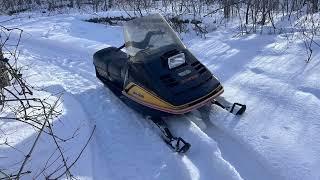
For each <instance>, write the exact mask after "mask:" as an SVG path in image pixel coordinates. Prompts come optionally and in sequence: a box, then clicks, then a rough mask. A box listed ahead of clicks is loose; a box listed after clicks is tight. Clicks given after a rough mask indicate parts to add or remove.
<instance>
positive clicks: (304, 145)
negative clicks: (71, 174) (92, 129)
mask: <svg viewBox="0 0 320 180" xmlns="http://www.w3.org/2000/svg"><path fill="white" fill-rule="evenodd" d="M84 17H88V16H85V15H81V16H80V15H56V16H52V17H38V16H35V17H32V18H24V19H16V20H14V21H11V22H10V24H8V26H18V27H20V28H22V29H24V31H25V33H24V38H23V40H22V46H21V49H22V52H21V54H20V59H21V63H22V64H32V65H33V66H32V70H29V71H30V73H31V74H32V73H34V74H35V75H36V76H37V77H38V78H35V79H36V80H33V81H35V83H37V85H39V86H41V87H43V88H47V89H50V92H52V93H54V92H55V91H64V92H65V94H66V95H65V96H66V99H65V102H64V104H63V105H64V107H65V108H66V110H67V112H66V115H68V116H69V119H70V118H72V117H74V118H79V119H81V120H87V123H89V124H90V125H91V126H92V125H93V124H96V125H97V130H96V133H95V134H94V138H93V141H92V143H91V146H90V148H89V149H88V150H87V154H86V156H85V157H84V160H83V161H81V164H79V165H78V166H77V167H75V168H76V169H75V173H76V175H78V176H79V177H83V178H88V179H242V178H244V179H319V178H320V174H319V172H318V171H317V168H318V167H319V166H320V156H319V154H320V141H319V140H318V138H317V137H318V134H320V128H319V127H320V123H319V120H320V115H319V113H318V109H319V107H320V102H319V98H320V87H319V86H320V84H319V80H318V77H319V75H318V74H319V73H318V72H319V66H320V65H319V64H320V63H319V61H318V59H319V58H317V57H319V53H316V52H315V58H314V61H311V63H310V64H308V65H305V63H304V61H303V59H302V58H303V57H304V56H303V54H302V52H300V51H299V50H300V49H302V47H301V44H298V43H297V44H293V45H292V47H291V48H292V49H293V50H292V51H290V50H286V49H285V47H286V41H285V38H283V37H281V36H280V35H279V36H266V35H264V36H258V35H248V36H244V37H241V38H234V37H231V35H230V34H231V33H230V32H228V31H224V32H220V31H217V32H213V33H211V34H209V35H208V38H207V39H200V38H199V37H188V36H186V37H185V38H184V41H185V42H186V44H187V47H189V48H190V49H191V51H192V52H193V53H194V54H195V55H196V56H197V57H198V58H200V60H201V61H202V62H203V63H204V64H205V65H207V67H209V69H210V70H211V71H212V72H214V74H216V75H217V76H218V77H219V78H220V79H221V80H222V82H223V84H224V85H225V93H224V96H226V97H227V99H229V100H231V101H238V102H242V103H245V104H247V106H248V110H247V112H246V113H245V114H244V116H243V117H241V118H239V117H234V116H233V115H231V114H229V113H227V112H225V111H224V110H221V109H219V108H216V107H214V106H212V109H211V110H208V112H207V113H205V114H204V115H203V112H201V110H200V113H202V115H201V116H198V115H195V114H197V113H195V114H187V115H185V116H180V117H172V118H169V119H168V124H169V125H170V126H171V129H172V131H173V132H175V134H176V135H177V136H181V137H183V138H184V139H185V140H187V141H189V142H190V143H191V144H192V147H191V149H190V151H189V152H188V153H187V154H186V155H185V156H181V155H178V154H176V153H172V151H171V150H170V149H169V148H168V147H167V146H166V145H165V143H163V141H162V140H161V138H160V137H159V136H158V135H157V134H156V133H155V131H154V130H153V129H152V126H150V124H149V123H148V122H146V120H145V119H144V118H143V117H142V116H141V115H139V114H138V113H136V112H134V111H133V110H131V109H130V108H128V107H127V106H125V105H124V104H123V103H122V102H121V101H120V100H119V99H117V98H116V97H115V96H114V95H113V94H112V93H111V92H110V91H109V90H108V89H107V88H106V87H104V86H103V85H102V84H101V83H100V82H99V81H98V80H97V79H96V78H95V73H94V68H93V65H92V54H93V53H94V52H95V51H97V50H99V49H101V48H104V47H107V46H109V45H113V46H120V45H121V44H122V42H123V37H122V28H121V27H117V26H113V27H110V26H104V25H98V24H91V23H87V22H83V21H82V20H81V19H82V18H84ZM228 33H229V34H228ZM78 111H79V112H78ZM70 114H80V116H71V115H70ZM204 116H205V118H204ZM197 118H198V119H200V121H203V122H200V123H199V122H196V120H197ZM190 119H191V121H190ZM62 120H63V119H62ZM201 123H203V124H204V125H203V126H201ZM88 162H90V163H89V164H86V163H88ZM86 167H87V168H86Z"/></svg>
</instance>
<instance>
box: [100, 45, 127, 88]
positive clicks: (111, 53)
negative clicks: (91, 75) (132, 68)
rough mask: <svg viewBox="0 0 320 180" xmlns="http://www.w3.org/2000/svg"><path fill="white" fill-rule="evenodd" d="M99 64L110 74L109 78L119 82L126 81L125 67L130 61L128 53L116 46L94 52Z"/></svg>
mask: <svg viewBox="0 0 320 180" xmlns="http://www.w3.org/2000/svg"><path fill="white" fill-rule="evenodd" d="M94 59H95V60H96V61H97V65H98V66H99V67H100V68H101V69H103V71H105V72H106V73H107V74H108V77H109V80H111V81H114V82H116V83H119V84H123V81H124V76H125V72H124V67H125V64H126V63H127V61H128V57H127V54H126V53H125V52H123V51H121V50H119V49H118V48H116V47H108V48H104V49H101V50H100V51H98V52H96V53H95V54H94Z"/></svg>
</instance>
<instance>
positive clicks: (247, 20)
mask: <svg viewBox="0 0 320 180" xmlns="http://www.w3.org/2000/svg"><path fill="white" fill-rule="evenodd" d="M250 4H251V0H248V4H247V11H246V24H248V23H249V10H250Z"/></svg>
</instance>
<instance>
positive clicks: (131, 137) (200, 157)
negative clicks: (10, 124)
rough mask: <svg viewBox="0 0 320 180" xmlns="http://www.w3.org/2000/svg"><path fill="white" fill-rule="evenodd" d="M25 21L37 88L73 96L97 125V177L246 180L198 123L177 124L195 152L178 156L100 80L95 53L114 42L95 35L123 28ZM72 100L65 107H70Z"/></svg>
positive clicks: (62, 19)
mask: <svg viewBox="0 0 320 180" xmlns="http://www.w3.org/2000/svg"><path fill="white" fill-rule="evenodd" d="M22 21H23V25H21V24H20V23H21V22H20V23H19V20H15V23H16V25H17V26H19V27H21V28H24V30H25V32H26V34H27V36H26V37H25V38H24V39H23V40H22V44H21V48H22V52H21V54H20V58H21V63H22V64H29V63H31V64H32V72H33V73H34V74H37V76H40V77H42V79H41V78H39V79H38V81H37V82H36V83H37V85H40V86H41V87H43V88H45V89H47V88H49V89H51V90H52V89H56V90H57V91H58V92H61V91H64V92H65V93H66V94H67V96H68V97H69V96H72V99H73V101H72V102H73V104H74V105H72V104H71V106H76V107H80V108H78V110H79V111H83V112H82V113H83V114H86V117H87V119H88V121H89V123H90V124H96V125H97V130H96V133H95V135H94V139H93V141H92V143H91V148H90V153H89V154H90V157H91V159H92V162H91V164H92V166H91V168H90V169H91V171H92V177H91V178H92V179H105V178H107V179H212V178H215V179H241V177H240V175H239V174H238V172H237V171H236V170H235V169H234V168H233V167H232V165H230V164H229V163H228V162H227V161H225V160H224V159H223V158H222V156H221V153H220V150H219V149H218V147H217V144H216V143H215V142H214V141H213V140H212V139H211V138H210V137H208V136H207V135H206V134H205V133H203V132H202V131H201V130H200V129H199V128H198V127H197V126H196V125H195V124H193V123H191V122H188V121H185V122H182V121H176V122H175V123H176V124H175V125H174V127H175V129H179V131H181V132H183V133H184V134H186V135H185V137H186V138H188V140H190V141H191V142H193V143H194V144H195V148H193V149H194V150H192V151H191V152H190V153H189V154H187V155H186V156H181V155H178V154H176V153H172V151H171V150H170V149H169V148H168V147H167V146H166V145H165V143H164V142H163V141H162V140H161V138H160V137H159V136H158V134H156V133H155V131H154V130H152V129H151V126H150V124H149V123H148V122H146V120H145V119H144V118H143V117H142V116H141V115H139V114H137V113H135V112H133V111H132V110H131V109H129V108H128V107H127V106H126V105H124V104H123V103H122V102H121V101H120V100H119V99H117V98H116V97H115V96H114V95H113V94H112V93H111V92H110V91H109V90H108V89H107V88H105V87H104V86H103V85H102V84H101V83H100V82H99V81H98V80H97V79H96V78H95V72H94V68H93V65H92V54H93V53H94V52H95V51H97V50H98V49H100V48H103V47H107V46H108V45H107V44H104V43H103V42H108V40H106V39H100V38H97V37H95V36H91V35H92V34H97V31H99V30H97V29H101V30H103V34H104V33H105V32H108V33H110V35H111V34H112V36H114V34H117V33H118V34H119V32H121V28H120V27H112V28H110V31H109V30H106V29H105V28H106V27H105V26H103V25H94V24H90V23H85V22H82V21H81V20H79V19H77V18H74V17H70V16H59V17H50V18H40V19H39V20H37V21H32V20H29V21H30V22H29V23H28V20H26V19H24V20H22ZM56 22H59V24H57V23H56ZM92 26H93V27H92ZM85 28H87V29H85ZM91 28H93V29H94V32H91V35H88V36H87V37H86V38H81V37H80V36H81V33H79V32H83V34H87V33H90V29H91ZM107 29H108V28H107ZM113 32H114V34H113ZM28 35H30V36H28ZM100 35H102V33H101V34H100ZM100 35H99V36H100ZM119 36H121V35H120V34H119ZM90 37H91V38H90ZM115 41H117V42H111V41H109V42H108V43H110V44H120V43H121V41H122V38H121V37H115ZM44 78H45V79H46V80H44ZM67 99H69V98H67ZM68 102H70V101H68ZM68 102H66V103H65V104H64V106H67V105H68V106H70V104H69V103H68ZM72 110H73V111H74V112H75V111H76V109H72ZM69 113H70V112H69ZM187 132H188V133H187ZM200 150H201V153H199V152H200ZM124 170H125V172H123V171H124ZM82 173H83V172H82ZM88 174H89V173H88ZM76 175H77V174H76ZM82 176H83V175H82ZM82 176H80V177H82ZM88 177H90V175H88Z"/></svg>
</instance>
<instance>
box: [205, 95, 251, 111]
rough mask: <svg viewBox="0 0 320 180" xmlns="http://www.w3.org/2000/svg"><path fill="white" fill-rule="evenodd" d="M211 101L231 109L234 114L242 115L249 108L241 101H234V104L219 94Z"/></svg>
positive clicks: (228, 109)
mask: <svg viewBox="0 0 320 180" xmlns="http://www.w3.org/2000/svg"><path fill="white" fill-rule="evenodd" d="M211 102H212V104H215V105H217V106H219V107H221V108H222V109H225V110H227V111H229V112H230V113H232V114H234V115H242V114H243V113H244V112H245V111H246V109H247V106H246V105H244V104H240V103H233V104H232V103H230V102H229V101H227V100H226V99H225V98H224V97H222V96H219V97H217V98H215V99H213V100H212V101H211Z"/></svg>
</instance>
